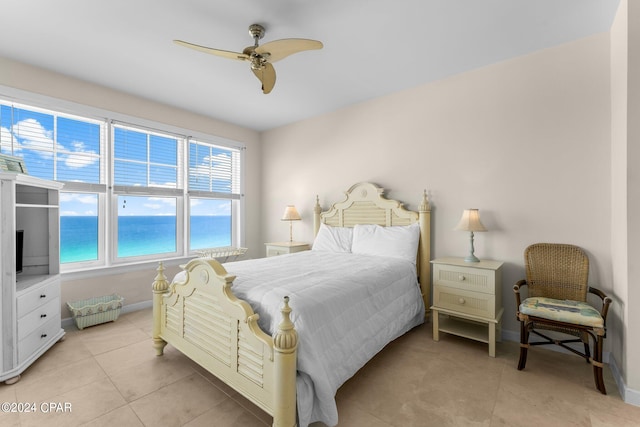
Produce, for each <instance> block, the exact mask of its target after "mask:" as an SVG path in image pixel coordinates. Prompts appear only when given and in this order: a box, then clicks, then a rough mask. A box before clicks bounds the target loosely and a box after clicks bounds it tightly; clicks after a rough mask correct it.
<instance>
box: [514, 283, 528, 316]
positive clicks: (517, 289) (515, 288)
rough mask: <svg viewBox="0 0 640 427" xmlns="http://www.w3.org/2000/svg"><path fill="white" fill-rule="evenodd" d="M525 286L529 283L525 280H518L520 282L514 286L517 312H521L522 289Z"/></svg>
mask: <svg viewBox="0 0 640 427" xmlns="http://www.w3.org/2000/svg"><path fill="white" fill-rule="evenodd" d="M523 286H527V281H526V280H524V279H522V280H518V282H517V283H516V284H515V285H513V293H514V294H515V295H516V311H518V310H520V302H521V301H520V288H521V287H523Z"/></svg>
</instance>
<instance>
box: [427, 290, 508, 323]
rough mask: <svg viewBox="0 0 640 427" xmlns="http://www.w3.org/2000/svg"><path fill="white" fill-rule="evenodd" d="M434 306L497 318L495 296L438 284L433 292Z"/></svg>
mask: <svg viewBox="0 0 640 427" xmlns="http://www.w3.org/2000/svg"><path fill="white" fill-rule="evenodd" d="M433 304H434V306H436V307H438V308H443V309H446V310H453V311H457V312H459V313H463V314H471V315H474V316H480V317H486V318H488V319H494V318H495V317H496V300H495V298H494V296H493V295H490V294H486V293H481V292H473V291H467V290H464V289H459V288H454V287H450V286H440V285H438V284H437V283H436V285H435V287H434V290H433Z"/></svg>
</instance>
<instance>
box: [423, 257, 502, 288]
mask: <svg viewBox="0 0 640 427" xmlns="http://www.w3.org/2000/svg"><path fill="white" fill-rule="evenodd" d="M433 278H434V282H435V284H436V285H442V286H450V287H452V288H456V289H462V290H467V291H473V292H482V293H485V294H489V295H495V293H496V279H495V271H494V270H485V269H480V268H471V267H460V266H455V265H441V264H435V265H434V270H433Z"/></svg>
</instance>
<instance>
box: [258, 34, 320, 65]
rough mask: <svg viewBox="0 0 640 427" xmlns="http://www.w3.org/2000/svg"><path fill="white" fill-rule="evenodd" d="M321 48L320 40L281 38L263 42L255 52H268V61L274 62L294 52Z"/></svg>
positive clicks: (262, 53)
mask: <svg viewBox="0 0 640 427" xmlns="http://www.w3.org/2000/svg"><path fill="white" fill-rule="evenodd" d="M314 49H322V42H319V41H317V40H309V39H281V40H274V41H272V42H268V43H265V44H263V45H261V46H258V47H257V48H256V53H259V54H260V55H264V54H266V53H268V54H269V57H268V58H267V59H268V61H269V62H276V61H279V60H281V59H283V58H286V57H287V56H289V55H292V54H294V53H298V52H302V51H305V50H314Z"/></svg>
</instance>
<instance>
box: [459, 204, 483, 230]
mask: <svg viewBox="0 0 640 427" xmlns="http://www.w3.org/2000/svg"><path fill="white" fill-rule="evenodd" d="M455 230H458V231H487V229H486V227H485V226H484V225H482V223H481V222H480V214H479V213H478V209H465V210H464V212H463V213H462V218H460V222H459V223H458V225H457V226H456V228H455Z"/></svg>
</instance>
